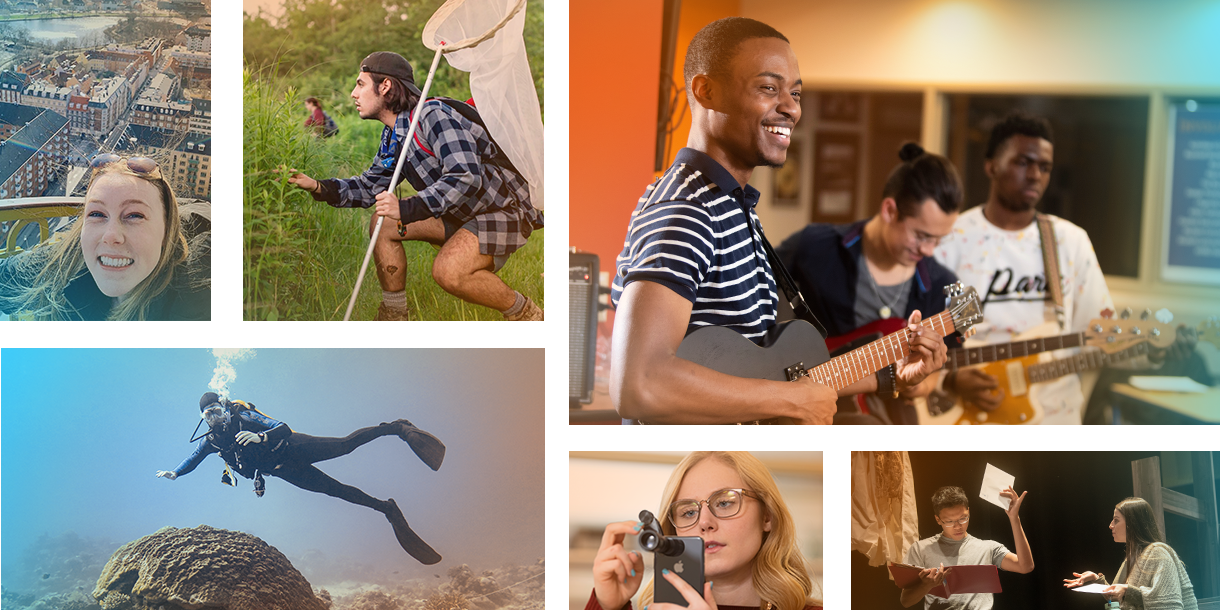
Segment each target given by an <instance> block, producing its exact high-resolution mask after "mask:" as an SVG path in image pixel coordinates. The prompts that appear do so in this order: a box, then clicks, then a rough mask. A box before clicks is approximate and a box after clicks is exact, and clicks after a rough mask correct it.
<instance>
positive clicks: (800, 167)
mask: <svg viewBox="0 0 1220 610" xmlns="http://www.w3.org/2000/svg"><path fill="white" fill-rule="evenodd" d="M802 148H803V143H802V142H801V141H800V140H799V139H797V138H792V143H791V144H790V145H789V146H788V159H787V160H786V161H784V164H783V165H782V166H781V167H780V168H779V169H777V170H775V172H774V173H773V175H774V179H773V180H772V185H773V186H774V189H775V192H774V197H773V198H772V203H773V205H777V206H784V207H796V206H798V205H800V204H801V175H802V174H804V173H805V172H804V169H805V166H804V164H803V163H802V162H803V161H804V155H803V154H802V153H801V149H802Z"/></svg>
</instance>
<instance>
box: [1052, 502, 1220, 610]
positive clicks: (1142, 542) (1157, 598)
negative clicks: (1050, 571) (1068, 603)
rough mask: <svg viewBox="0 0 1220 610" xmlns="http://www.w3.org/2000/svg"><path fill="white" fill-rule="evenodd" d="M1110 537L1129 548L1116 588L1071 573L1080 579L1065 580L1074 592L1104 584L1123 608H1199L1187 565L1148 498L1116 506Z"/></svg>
mask: <svg viewBox="0 0 1220 610" xmlns="http://www.w3.org/2000/svg"><path fill="white" fill-rule="evenodd" d="M1110 533H1111V535H1113V536H1114V541H1115V542H1121V543H1125V544H1126V550H1127V553H1126V556H1125V557H1124V558H1123V563H1122V565H1121V566H1119V568H1118V576H1116V577H1115V578H1114V582H1115V583H1116V584H1113V585H1111V584H1110V583H1109V582H1107V581H1106V576H1105V574H1097V573H1093V572H1084V573H1083V574H1080V573H1076V572H1072V576H1075V577H1076V578H1065V579H1063V586H1064V587H1067V588H1069V589H1072V588H1076V587H1079V586H1081V585H1086V584H1089V583H1092V582H1098V581H1100V583H1101V584H1103V585H1108V586H1107V587H1106V588H1105V589H1104V590H1103V591H1102V595H1105V597H1106V599H1108V600H1112V601H1117V602H1119V607H1120V608H1122V609H1123V610H1142V609H1143V608H1149V609H1153V608H1155V609H1157V610H1161V609H1164V610H1198V608H1199V602H1198V600H1196V599H1195V588H1194V585H1192V584H1190V575H1188V574H1187V573H1186V565H1185V564H1183V563H1182V560H1181V559H1179V558H1178V554H1177V553H1175V552H1174V550H1173V549H1172V548H1170V546H1169V545H1168V544H1165V538H1164V536H1162V535H1161V528H1160V527H1159V526H1158V525H1157V522H1156V514H1154V513H1153V512H1152V507H1151V506H1150V505H1149V504H1148V502H1147V501H1146V500H1144V499H1143V498H1127V499H1126V500H1123V501H1122V502H1119V503H1118V505H1117V506H1115V507H1114V518H1113V519H1112V520H1111V521H1110Z"/></svg>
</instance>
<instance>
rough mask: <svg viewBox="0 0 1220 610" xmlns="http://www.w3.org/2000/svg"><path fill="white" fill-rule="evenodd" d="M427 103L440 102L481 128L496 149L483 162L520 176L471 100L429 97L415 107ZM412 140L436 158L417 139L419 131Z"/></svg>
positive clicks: (434, 154) (433, 155) (422, 142)
mask: <svg viewBox="0 0 1220 610" xmlns="http://www.w3.org/2000/svg"><path fill="white" fill-rule="evenodd" d="M428 102H440V103H442V104H444V105H446V106H449V107H450V108H452V109H454V110H455V111H457V113H458V114H460V115H462V117H463V118H465V119H466V120H467V121H470V122H471V123H474V124H475V125H478V126H479V127H482V128H483V132H484V133H486V134H487V139H488V140H491V143H492V145H493V146H494V147H495V149H496V152H495V154H493V155H491V156H490V157H484V158H483V160H484V161H486V162H488V163H490V164H492V165H497V166H499V167H501V168H503V169H507V170H509V171H511V172H513V173H514V174H517V175H518V176H520V175H521V172H520V171H518V170H517V168H516V166H514V165H513V162H512V160H511V159H509V158H508V155H506V154H504V147H502V146H500V144H499V143H497V142H496V139H495V138H494V137H492V135H491V130H490V129H488V128H487V124H486V123H484V122H483V117H482V116H480V115H479V111H478V109H476V108H475V106H474V100H473V99H472V100H469V101H467V102H463V101H459V100H455V99H453V98H449V97H430V98H428V99H427V100H425V101H424V102H422V103H421V104H418V105H417V106H416V108H417V109H420V108H422V107H423V104H426V103H428ZM421 112H422V110H421ZM414 139H415V144H416V145H417V146H419V148H420V150H423V151H424V152H425V153H428V156H431V157H435V156H436V153H434V152H432V150H431V149H430V148H428V147H427V146H426V145H425V144H424V141H423V140H422V139H421V138H420V137H419V130H416V131H415V136H414Z"/></svg>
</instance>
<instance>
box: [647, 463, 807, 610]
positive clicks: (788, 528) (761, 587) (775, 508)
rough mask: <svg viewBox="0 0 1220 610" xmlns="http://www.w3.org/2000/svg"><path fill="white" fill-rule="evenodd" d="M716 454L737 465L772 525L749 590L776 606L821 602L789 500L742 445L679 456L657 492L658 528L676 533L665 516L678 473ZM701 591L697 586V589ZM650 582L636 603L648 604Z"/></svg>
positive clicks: (798, 607)
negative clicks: (674, 466)
mask: <svg viewBox="0 0 1220 610" xmlns="http://www.w3.org/2000/svg"><path fill="white" fill-rule="evenodd" d="M709 458H711V459H716V460H720V461H721V462H723V463H724V464H726V465H727V466H729V467H731V468H733V469H734V470H736V471H737V474H738V475H739V476H740V477H741V480H742V481H743V482H745V485H746V488H747V489H748V490H750V491H752V492H754V493H755V494H756V495H757V496H758V498H759V501H760V502H762V503H763V507H764V510H765V511H766V513H765V515H766V516H769V517H770V518H771V531H770V532H763V541H762V546H761V547H760V548H759V549H758V554H757V555H755V556H754V561H753V564H752V566H751V571H752V576H753V581H754V590H755V591H756V592H757V593H758V597H759V598H760V599H761V600H762V601H764V602H770V603H771V604H772V606H773V607H774V608H776V610H802V609H803V608H805V606H807V605H815V606H820V605H821V601H819V600H817V599H816V598H814V597H813V581H812V579H811V578H810V577H809V566H808V564H807V562H806V561H805V557H804V555H802V554H801V550H800V548H799V547H797V544H796V525H795V523H794V522H793V520H792V513H790V512H788V505H787V504H785V503H784V499H783V497H781V496H780V493H779V487H777V486H776V485H775V478H774V477H772V476H771V471H770V470H767V466H766V465H765V464H763V463H762V461H761V460H759V459H758V458H756V457H754V456H753V455H751V454H749V453H747V452H744V451H696V452H694V453H691V454H690V455H688V456H686V457H685V458H683V459H682V461H681V462H679V463H678V466H677V467H676V468H674V471H673V474H671V475H669V481H668V482H667V483H666V484H665V490H664V492H662V494H661V506H660V510H658V511H657V516H658V517H657V518H658V519H659V520H660V522H661V531H662V532H664V533H665V534H666V535H668V536H673V535H675V534H676V533H677V530H676V529H675V528H674V524H673V523H672V522H671V521H670V520H669V505H670V504H672V503H673V502H674V501H675V500H677V499H678V488H679V487H681V486H682V479H684V478H685V477H686V473H687V472H689V471H690V469H691V468H693V467H694V466H695V465H696V464H698V463H700V462H702V461H703V460H706V459H709ZM700 593H702V591H701V592H700ZM652 598H653V583H652V582H648V583H647V584H645V585H644V588H643V589H642V591H641V593H640V606H641V607H643V606H650V605H652Z"/></svg>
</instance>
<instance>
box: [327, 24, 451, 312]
mask: <svg viewBox="0 0 1220 610" xmlns="http://www.w3.org/2000/svg"><path fill="white" fill-rule="evenodd" d="M447 50H449V45H443V46H442V47H441V48H440V49H437V50H436V55H434V56H433V57H432V67H431V68H428V79H427V80H425V81H424V88H423V89H422V90H420V92H419V93H420V94H419V103H418V106H417V107H416V108H417V110H416V112H414V113H412V115H411V124H410V126H409V127H407V137H405V138H403V139H402V142H401V144H400V150H399V151H398V163H397V164H395V165H394V176H393V177H392V178H390V186H389V188H387V189H386V190H387V191H393V190H394V188H395V187H397V186H398V177H399V176H401V175H402V164H403V163H404V162H405V160H406V158H407V149H408V148H411V137H412V136H414V135H415V127H416V126H417V125H419V117H420V115H422V114H423V110H421V109H419V107H421V106H423V105H424V100H426V99H428V89H430V88H432V75H434V74H436V65H437V63H438V62H440V60H441V53H442V52H443V51H447ZM384 221H385V216H381V215H380V214H379V215H378V216H377V225H376V226H374V227H373V233H372V235H370V236H369V249H368V250H367V251H365V253H364V262H363V263H361V264H360V272H359V273H358V274H356V287H355V288H352V298H351V299H350V300H348V302H347V312H345V313H344V314H343V321H344V322H347V321H348V320H351V319H352V309H354V308H355V307H356V297H358V296H360V286H361V284H364V274H365V273H366V272H367V271H368V270H369V259H370V258H372V257H373V248H374V247H376V245H377V237H378V236H379V235H381V223H382V222H384Z"/></svg>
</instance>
